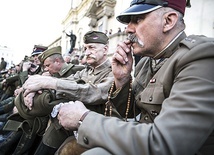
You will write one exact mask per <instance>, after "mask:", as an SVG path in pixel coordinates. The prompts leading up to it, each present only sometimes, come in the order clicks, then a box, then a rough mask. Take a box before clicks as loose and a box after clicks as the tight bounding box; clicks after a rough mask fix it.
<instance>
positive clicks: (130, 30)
mask: <svg viewBox="0 0 214 155" xmlns="http://www.w3.org/2000/svg"><path fill="white" fill-rule="evenodd" d="M126 33H130V34H132V33H135V25H134V24H133V23H132V22H129V23H128V25H127V27H126Z"/></svg>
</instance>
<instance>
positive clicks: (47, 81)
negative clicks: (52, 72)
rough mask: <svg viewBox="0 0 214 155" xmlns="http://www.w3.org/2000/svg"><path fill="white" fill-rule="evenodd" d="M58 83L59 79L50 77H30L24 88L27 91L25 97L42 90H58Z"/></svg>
mask: <svg viewBox="0 0 214 155" xmlns="http://www.w3.org/2000/svg"><path fill="white" fill-rule="evenodd" d="M56 82H57V79H56V78H53V77H50V76H41V75H33V76H30V77H29V78H28V79H27V80H26V81H25V83H24V84H23V86H22V87H23V88H24V90H25V91H24V96H26V95H27V94H29V93H30V92H36V91H38V90H42V89H56Z"/></svg>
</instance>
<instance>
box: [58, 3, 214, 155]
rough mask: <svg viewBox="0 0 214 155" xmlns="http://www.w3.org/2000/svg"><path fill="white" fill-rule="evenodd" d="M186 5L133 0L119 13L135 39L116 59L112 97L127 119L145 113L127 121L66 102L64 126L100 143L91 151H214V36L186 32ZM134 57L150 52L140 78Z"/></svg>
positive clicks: (90, 154) (169, 154)
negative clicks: (133, 72)
mask: <svg viewBox="0 0 214 155" xmlns="http://www.w3.org/2000/svg"><path fill="white" fill-rule="evenodd" d="M188 4H190V3H189V1H188ZM185 7H186V0H133V1H132V2H131V5H130V7H129V8H128V9H126V10H125V11H123V12H122V13H121V14H120V15H118V16H117V19H118V21H119V22H121V23H124V24H127V26H126V32H127V33H128V38H127V39H125V40H124V41H122V42H119V43H118V45H117V49H116V50H115V53H114V55H113V57H112V72H113V74H114V83H113V85H112V87H111V89H110V91H109V98H110V101H111V103H112V105H114V107H116V108H117V110H118V112H119V113H120V114H124V115H123V117H124V118H126V117H131V118H132V117H136V116H139V117H136V119H135V120H134V121H135V122H128V123H127V122H125V121H123V120H119V119H114V118H106V117H104V116H102V115H99V114H97V113H95V112H92V111H91V112H89V113H85V111H87V108H86V107H84V106H83V104H84V102H83V103H81V102H79V101H76V102H75V104H65V105H63V106H62V107H61V108H60V111H59V115H58V119H59V121H60V122H61V124H62V125H63V126H64V127H66V128H67V129H72V128H78V143H80V144H81V145H83V146H84V147H87V148H93V149H91V150H89V151H87V152H85V153H84V155H94V154H105V155H107V154H116V155H195V154H198V155H199V154H200V155H212V154H213V152H214V138H213V137H214V136H213V135H214V125H213V124H214V123H213V122H214V121H213V120H214V112H213V109H214V104H213V103H214V70H213V66H214V50H213V49H214V38H208V37H205V36H201V35H200V36H199V35H190V36H188V37H187V36H186V34H185V32H184V30H185V22H184V19H183V17H184V14H185ZM133 55H138V56H141V57H142V58H141V60H140V61H139V62H138V64H137V66H136V67H135V74H134V76H135V77H134V78H132V70H133V69H132V66H133V62H134V61H133V57H132V56H133ZM132 79H134V80H133V81H132ZM121 105H124V106H126V107H127V109H126V110H125V112H124V111H123V110H124V109H121ZM132 108H134V110H132ZM76 109H78V111H76ZM110 111H111V110H110ZM77 118H81V122H82V123H81V125H80V126H79V125H77V124H78V121H79V120H78V119H77ZM66 120H69V121H66ZM91 124H96V125H91ZM94 147H96V148H94Z"/></svg>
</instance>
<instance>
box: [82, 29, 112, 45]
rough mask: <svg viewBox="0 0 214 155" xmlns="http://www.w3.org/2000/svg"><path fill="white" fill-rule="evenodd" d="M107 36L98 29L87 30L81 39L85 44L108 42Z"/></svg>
mask: <svg viewBox="0 0 214 155" xmlns="http://www.w3.org/2000/svg"><path fill="white" fill-rule="evenodd" d="M108 39H109V38H108V36H107V35H106V34H105V33H103V32H100V31H89V32H87V33H86V34H85V35H84V37H83V41H84V43H85V44H88V43H100V44H108Z"/></svg>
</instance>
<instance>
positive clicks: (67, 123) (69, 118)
mask: <svg viewBox="0 0 214 155" xmlns="http://www.w3.org/2000/svg"><path fill="white" fill-rule="evenodd" d="M86 111H89V110H88V109H87V108H86V107H85V106H84V104H83V103H82V102H80V101H75V102H73V101H70V102H69V103H68V104H67V103H65V104H64V105H62V106H61V107H60V110H59V114H58V116H57V118H58V120H59V123H60V124H61V125H62V126H63V127H64V128H65V129H66V130H77V126H78V122H79V120H80V118H81V117H82V115H83V114H84V113H85V112H86Z"/></svg>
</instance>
